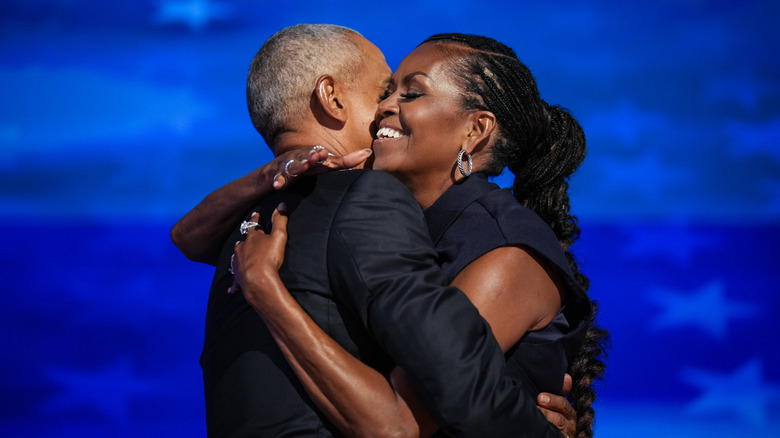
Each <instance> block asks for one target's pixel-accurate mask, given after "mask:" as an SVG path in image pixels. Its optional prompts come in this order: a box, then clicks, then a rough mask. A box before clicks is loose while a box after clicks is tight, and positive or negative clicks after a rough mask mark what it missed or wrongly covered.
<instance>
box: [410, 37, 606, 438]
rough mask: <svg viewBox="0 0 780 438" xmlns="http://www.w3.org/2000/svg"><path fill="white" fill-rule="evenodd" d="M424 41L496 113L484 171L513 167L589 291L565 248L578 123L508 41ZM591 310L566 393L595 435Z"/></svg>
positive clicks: (596, 345)
mask: <svg viewBox="0 0 780 438" xmlns="http://www.w3.org/2000/svg"><path fill="white" fill-rule="evenodd" d="M427 43H434V44H437V45H438V46H439V47H438V48H439V49H440V50H442V52H443V53H445V54H446V55H448V56H450V57H451V58H452V59H453V61H452V62H451V63H450V65H449V66H448V68H449V69H450V70H449V72H450V73H451V74H453V75H454V77H455V78H456V80H457V81H458V83H460V84H463V86H462V90H461V91H462V92H463V100H462V110H464V111H474V110H485V111H490V112H492V113H493V114H494V115H495V116H496V120H497V135H496V139H495V142H494V144H493V148H492V152H491V158H490V161H489V162H488V164H487V166H486V168H485V169H483V172H485V173H487V174H488V175H498V174H500V173H501V172H502V171H503V169H504V168H505V167H509V169H510V170H511V171H512V173H514V175H515V181H514V184H513V186H512V191H513V193H514V195H515V198H517V200H518V201H519V202H520V203H521V204H523V205H524V206H526V207H528V208H530V209H531V210H533V211H535V212H536V213H537V214H538V215H539V216H540V217H541V218H542V219H544V221H545V222H547V224H548V225H549V226H550V228H552V230H553V231H554V232H555V235H556V236H557V237H558V241H559V242H560V244H561V247H562V248H563V250H564V252H565V254H566V259H567V261H568V263H569V267H570V268H571V270H572V273H573V274H574V278H575V279H576V281H577V282H578V284H579V285H580V286H581V287H582V288H583V290H586V291H587V289H588V287H589V281H588V278H587V277H586V276H585V275H583V274H582V273H581V272H579V267H578V265H577V262H576V260H575V259H574V255H573V254H572V252H571V251H570V249H571V246H572V244H573V243H574V241H575V240H577V238H578V237H579V233H580V229H579V226H578V225H577V218H576V217H574V216H572V215H571V214H570V213H569V209H570V203H569V194H568V189H569V176H571V174H573V173H574V171H575V170H576V169H577V167H579V165H580V163H582V160H583V159H584V158H585V151H586V149H585V134H584V133H583V131H582V128H581V127H580V125H579V123H577V121H576V120H575V119H574V117H572V116H571V114H569V113H568V112H567V111H566V110H564V109H563V108H561V107H558V106H550V105H548V104H547V103H546V102H545V101H544V100H542V98H541V97H540V96H539V90H538V88H537V86H536V81H535V80H534V77H533V75H532V74H531V72H530V71H529V70H528V67H526V66H525V64H523V63H522V62H521V61H520V59H518V57H517V55H516V54H515V52H514V51H513V50H512V49H511V48H509V47H507V46H506V45H504V44H501V43H499V42H498V41H496V40H494V39H492V38H487V37H483V36H476V35H466V34H459V33H449V34H438V35H434V36H432V37H430V38H428V39H427V40H425V41H423V43H422V44H427ZM597 310H598V307H597V305H596V303H593V313H592V315H593V316H592V319H591V321H589V326H588V331H587V334H586V339H585V342H584V344H583V346H582V347H581V348H580V350H579V352H578V353H577V355H576V357H575V358H574V360H573V361H572V363H571V364H569V371H568V372H569V374H571V376H572V380H573V387H572V391H571V393H570V394H569V401H570V402H571V403H572V405H573V407H574V409H575V410H576V412H577V419H578V421H577V423H578V424H577V432H576V437H577V438H590V437H592V436H593V420H594V410H593V407H592V406H591V405H592V403H593V402H594V400H595V398H596V392H595V390H594V388H593V383H594V382H595V381H596V380H598V379H601V378H602V377H603V373H604V369H605V364H604V362H603V360H602V359H603V358H605V357H606V347H605V345H606V342H607V339H608V336H609V333H608V332H607V331H606V330H605V329H603V328H601V327H599V326H598V325H597V324H596V322H595V318H596V312H597Z"/></svg>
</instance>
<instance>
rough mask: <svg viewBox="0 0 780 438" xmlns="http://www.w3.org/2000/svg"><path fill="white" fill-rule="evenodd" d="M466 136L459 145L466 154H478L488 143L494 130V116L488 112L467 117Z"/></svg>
mask: <svg viewBox="0 0 780 438" xmlns="http://www.w3.org/2000/svg"><path fill="white" fill-rule="evenodd" d="M466 129H467V131H468V132H467V136H466V139H465V140H464V141H463V145H461V149H465V150H466V151H467V152H468V153H470V154H473V153H475V152H479V151H480V150H482V149H483V148H485V147H486V146H487V145H488V143H490V136H491V135H492V134H493V131H494V130H495V129H496V116H495V114H493V113H492V112H490V111H475V112H473V113H472V114H471V115H470V116H469V124H468V125H467V127H466Z"/></svg>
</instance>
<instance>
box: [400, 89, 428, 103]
mask: <svg viewBox="0 0 780 438" xmlns="http://www.w3.org/2000/svg"><path fill="white" fill-rule="evenodd" d="M422 95H423V94H422V93H414V92H411V91H410V92H407V93H401V94H400V95H399V96H401V98H402V99H403V100H406V101H409V100H414V99H417V98H418V97H421V96H422Z"/></svg>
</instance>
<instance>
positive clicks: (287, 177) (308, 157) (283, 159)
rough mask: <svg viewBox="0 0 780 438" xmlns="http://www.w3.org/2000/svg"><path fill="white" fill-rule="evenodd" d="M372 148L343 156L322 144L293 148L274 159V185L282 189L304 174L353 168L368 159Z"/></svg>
mask: <svg viewBox="0 0 780 438" xmlns="http://www.w3.org/2000/svg"><path fill="white" fill-rule="evenodd" d="M370 156H371V149H361V150H359V151H355V152H352V153H349V154H347V155H343V156H340V157H338V156H336V155H333V154H330V153H328V151H327V150H325V148H324V147H322V146H314V147H313V148H311V149H310V150H309V151H308V152H307V151H306V150H305V149H301V148H297V149H291V150H289V151H287V152H285V153H283V154H281V155H279V156H278V157H276V158H275V159H274V161H272V164H273V165H274V166H275V172H274V179H273V186H274V189H276V190H281V189H283V188H285V187H287V186H288V185H289V184H290V183H292V181H293V179H295V177H297V176H300V175H303V174H315V173H322V172H326V171H328V170H339V169H351V168H353V167H355V166H358V165H359V164H361V163H362V162H364V161H366V159H368V157H370Z"/></svg>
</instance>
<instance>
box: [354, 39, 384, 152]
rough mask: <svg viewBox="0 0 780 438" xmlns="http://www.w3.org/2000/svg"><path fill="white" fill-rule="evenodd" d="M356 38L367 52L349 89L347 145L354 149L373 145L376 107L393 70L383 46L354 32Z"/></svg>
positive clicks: (362, 49)
mask: <svg viewBox="0 0 780 438" xmlns="http://www.w3.org/2000/svg"><path fill="white" fill-rule="evenodd" d="M352 38H353V39H354V40H355V42H356V43H357V45H358V47H359V48H360V50H361V52H362V54H363V61H364V63H363V68H362V70H361V71H360V72H359V74H358V77H357V80H356V81H355V82H354V84H353V85H352V86H351V87H350V89H349V101H350V105H349V106H348V109H349V118H348V119H347V126H346V127H345V128H346V129H347V132H349V138H348V140H347V143H348V144H347V145H346V146H347V147H348V148H349V151H350V152H353V151H357V150H360V149H365V148H370V147H371V142H372V141H373V140H374V133H375V132H376V127H375V124H374V114H375V113H376V106H377V104H378V103H379V101H380V99H381V97H382V95H383V94H384V92H385V87H386V85H387V81H388V80H389V79H390V75H391V73H392V71H391V70H390V67H389V66H388V65H387V61H385V56H384V55H383V54H382V52H381V51H380V50H379V48H377V47H376V46H375V45H374V44H372V43H371V42H370V41H368V40H367V39H365V38H363V37H361V36H357V35H353V36H352Z"/></svg>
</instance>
